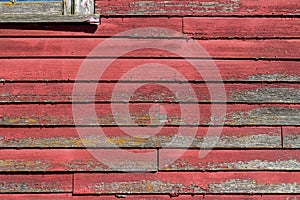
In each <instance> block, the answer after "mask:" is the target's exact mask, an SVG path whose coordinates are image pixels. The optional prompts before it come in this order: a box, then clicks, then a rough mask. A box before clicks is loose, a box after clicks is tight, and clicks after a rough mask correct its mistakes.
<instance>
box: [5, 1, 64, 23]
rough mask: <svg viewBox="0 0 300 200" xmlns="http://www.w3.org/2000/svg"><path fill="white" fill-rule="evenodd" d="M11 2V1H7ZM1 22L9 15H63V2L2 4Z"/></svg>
mask: <svg viewBox="0 0 300 200" xmlns="http://www.w3.org/2000/svg"><path fill="white" fill-rule="evenodd" d="M7 2H10V1H7ZM0 13H1V15H0V16H1V19H0V21H4V19H5V18H6V16H7V14H14V15H15V14H32V13H35V14H44V15H62V13H63V5H62V2H38V3H37V2H31V3H30V2H23V3H21V2H20V3H19V2H18V3H13V4H12V3H11V4H7V3H0Z"/></svg>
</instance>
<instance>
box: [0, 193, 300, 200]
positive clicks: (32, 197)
mask: <svg viewBox="0 0 300 200" xmlns="http://www.w3.org/2000/svg"><path fill="white" fill-rule="evenodd" d="M299 197H300V196H299V195H252V194H251V195H193V196H192V195H180V196H179V197H178V199H180V200H190V199H193V200H198V199H203V200H218V199H221V200H232V199H233V200H241V199H243V200H282V199H286V200H297V199H298V198H299ZM0 198H1V199H5V200H15V199H20V200H42V199H50V200H63V199H82V196H80V195H72V194H69V193H66V194H0ZM84 198H85V199H91V200H117V199H120V198H121V199H122V198H126V200H135V199H140V200H157V199H162V200H170V196H169V195H156V194H152V195H130V194H129V195H119V194H115V195H97V196H95V195H90V196H89V195H85V196H84ZM174 198H175V197H174Z"/></svg>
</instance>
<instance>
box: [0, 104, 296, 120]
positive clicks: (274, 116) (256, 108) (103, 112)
mask: <svg viewBox="0 0 300 200" xmlns="http://www.w3.org/2000/svg"><path fill="white" fill-rule="evenodd" d="M113 106H114V112H112V108H111V104H96V105H95V113H96V115H95V117H93V116H91V112H94V111H92V110H94V106H93V105H92V106H91V105H89V104H78V105H76V106H75V107H74V111H75V110H77V113H79V111H82V110H85V112H84V113H83V112H80V113H81V114H80V115H79V114H77V115H76V116H77V118H76V125H88V126H96V125H106V126H108V125H109V126H111V125H121V126H123V125H124V126H127V125H133V126H137V125H138V126H147V125H150V124H151V125H153V126H159V125H172V126H179V125H183V126H185V125H195V126H197V125H222V124H223V123H222V121H223V120H222V117H225V123H224V125H231V126H232V125H252V126H253V125H255V126H258V125H261V126H263V125H272V126H274V125H300V124H299V116H300V105H298V104H296V105H281V104H278V105H276V106H275V105H268V104H266V105H264V104H261V105H225V104H218V105H217V104H214V106H213V107H212V108H211V106H207V105H205V104H200V105H199V106H198V105H195V104H181V105H176V104H164V105H163V104H150V103H136V104H128V105H126V104H113ZM0 107H1V111H0V116H1V119H0V125H2V126H16V125H17V126H61V125H67V126H73V125H74V120H73V113H76V112H72V105H64V104H54V105H31V104H25V105H0ZM150 108H151V112H150V113H149V109H150ZM127 109H129V112H127V111H126V110H127ZM211 109H214V110H215V111H214V112H213V113H212V111H211ZM224 109H226V112H227V113H225V114H226V115H224V116H222V112H223V111H225V110H224ZM188 110H194V111H195V112H193V113H190V112H188ZM197 110H199V112H197ZM181 113H182V114H181ZM188 113H189V114H188ZM200 113H201V115H200V116H199V114H200Z"/></svg>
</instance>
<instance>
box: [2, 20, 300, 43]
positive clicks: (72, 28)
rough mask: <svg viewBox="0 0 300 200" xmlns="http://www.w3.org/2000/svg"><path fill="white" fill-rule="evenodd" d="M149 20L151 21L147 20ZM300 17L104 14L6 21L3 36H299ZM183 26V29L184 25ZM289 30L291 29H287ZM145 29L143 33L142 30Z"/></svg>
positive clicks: (205, 37) (199, 37)
mask: <svg viewBox="0 0 300 200" xmlns="http://www.w3.org/2000/svg"><path fill="white" fill-rule="evenodd" d="M145 21H147V23H145ZM299 24H300V22H299V18H259V17H255V18H254V17H244V18H238V17H184V18H183V20H182V18H180V17H154V16H151V17H149V16H148V17H147V16H144V17H138V18H135V17H134V18H131V17H130V18H129V17H122V18H121V17H118V18H105V17H101V24H100V25H99V26H93V25H88V24H75V25H74V24H70V23H68V24H51V23H47V24H44V23H40V24H26V25H24V24H22V23H19V24H18V23H17V24H2V25H1V31H0V37H24V36H28V37H79V36H86V37H110V36H113V35H115V34H118V33H121V32H123V31H126V30H131V29H136V28H147V27H153V28H152V29H151V31H150V32H140V33H139V32H137V33H136V34H125V35H126V36H128V37H173V36H174V35H170V34H167V33H168V32H167V31H163V30H159V29H158V27H160V28H167V29H171V30H173V31H177V32H178V35H180V33H184V34H185V35H186V36H189V37H191V38H197V39H220V38H223V39H225V38H226V39H233V38H244V39H250V38H252V39H253V38H254V39H255V38H259V39H261V38H298V39H299V37H300V36H299V34H300V33H299V31H298V30H299ZM182 26H183V29H182ZM286 30H289V31H286ZM141 33H142V34H141Z"/></svg>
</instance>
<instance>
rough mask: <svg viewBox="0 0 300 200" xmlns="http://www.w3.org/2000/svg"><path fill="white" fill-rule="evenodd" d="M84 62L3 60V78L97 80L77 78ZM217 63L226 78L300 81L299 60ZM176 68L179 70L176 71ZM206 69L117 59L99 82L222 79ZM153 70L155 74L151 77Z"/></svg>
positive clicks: (186, 64)
mask: <svg viewBox="0 0 300 200" xmlns="http://www.w3.org/2000/svg"><path fill="white" fill-rule="evenodd" d="M83 61H84V59H58V58H53V59H44V58H37V59H28V58H27V59H26V58H24V59H1V62H0V67H1V74H0V80H1V81H2V82H5V81H6V82H9V81H44V82H49V81H75V80H89V81H90V80H93V78H92V77H91V76H89V75H87V76H85V77H83V76H82V77H80V78H79V77H78V78H76V77H77V73H78V70H79V69H80V66H81V64H82V62H83ZM99 62H101V60H99ZM151 63H152V64H151ZM153 63H157V64H160V65H166V66H168V67H170V68H171V69H172V70H174V75H170V74H168V73H166V72H167V71H166V70H163V69H161V67H160V66H159V65H155V64H153ZM214 63H215V65H216V67H217V70H218V71H219V73H220V76H221V79H222V80H223V81H231V82H235V81H246V82H254V81H260V82H261V81H263V82H278V81H280V82H300V70H298V67H299V63H298V62H296V61H271V62H269V61H247V60H215V61H214ZM140 65H144V66H145V68H144V69H145V70H138V66H140ZM187 69H188V70H187ZM201 69H202V68H201ZM130 70H135V71H132V72H130ZM175 70H176V71H178V73H175ZM203 72H205V73H206V74H207V75H206V77H205V79H204V78H203V77H202V76H201V75H200V74H199V72H197V70H196V69H195V67H194V66H192V65H191V64H190V63H189V62H187V61H185V60H181V59H117V60H115V61H114V62H113V63H112V64H111V65H109V66H108V67H107V69H106V71H105V72H104V73H103V75H102V77H101V78H100V77H99V78H98V79H96V81H119V80H124V81H158V80H159V81H161V82H163V81H178V82H179V81H180V80H183V79H182V76H184V78H185V79H186V80H189V81H204V80H205V81H220V79H218V78H217V77H215V74H216V72H215V71H214V70H213V69H212V68H203ZM149 73H151V74H152V75H151V76H149ZM131 75H132V76H131ZM122 77H123V78H122Z"/></svg>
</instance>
